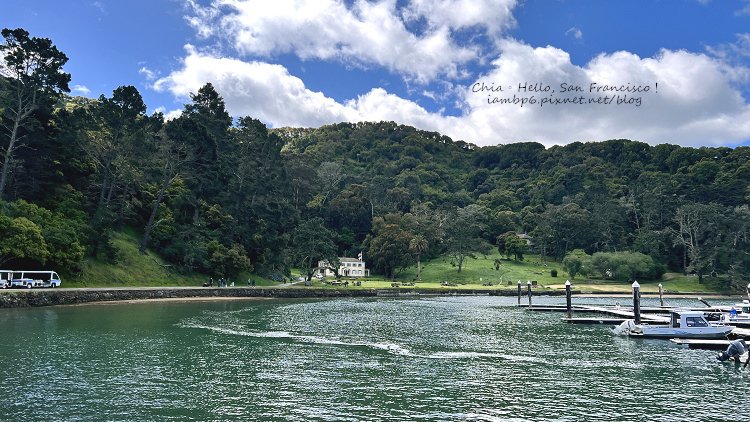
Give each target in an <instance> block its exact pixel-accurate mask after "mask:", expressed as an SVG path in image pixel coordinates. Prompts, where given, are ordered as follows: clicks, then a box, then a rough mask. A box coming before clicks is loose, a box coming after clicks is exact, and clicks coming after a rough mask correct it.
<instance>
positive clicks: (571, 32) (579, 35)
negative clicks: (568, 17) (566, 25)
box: [565, 26, 583, 40]
mask: <svg viewBox="0 0 750 422" xmlns="http://www.w3.org/2000/svg"><path fill="white" fill-rule="evenodd" d="M565 35H566V36H568V37H573V38H575V39H577V40H580V39H583V31H581V30H580V29H579V28H576V27H575V26H574V27H571V28H570V29H568V30H567V31H565Z"/></svg>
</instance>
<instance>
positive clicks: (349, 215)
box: [0, 30, 750, 286]
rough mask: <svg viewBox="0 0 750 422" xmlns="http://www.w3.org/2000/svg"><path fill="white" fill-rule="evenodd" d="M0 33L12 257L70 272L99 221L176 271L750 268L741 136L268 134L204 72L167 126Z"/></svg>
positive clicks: (739, 274)
mask: <svg viewBox="0 0 750 422" xmlns="http://www.w3.org/2000/svg"><path fill="white" fill-rule="evenodd" d="M2 35H3V37H4V39H5V43H4V44H3V45H2V48H1V49H0V52H2V55H3V56H2V59H3V62H2V64H1V66H2V72H0V87H1V88H2V89H1V90H0V111H2V113H3V114H2V117H1V118H0V119H1V120H2V121H1V123H2V125H3V129H0V141H2V142H3V144H2V148H1V149H2V151H3V152H4V157H3V159H4V161H3V162H4V166H3V169H2V178H0V195H2V199H3V200H4V202H3V203H2V206H0V217H2V219H0V226H1V227H0V230H2V231H3V233H4V234H5V236H6V238H14V239H17V240H18V241H19V242H20V243H19V245H23V247H18V248H5V249H3V251H2V257H1V258H2V259H3V260H5V261H6V262H7V263H8V265H20V264H22V263H23V264H25V265H30V266H34V265H36V266H41V265H44V264H45V263H46V264H47V265H54V266H55V267H56V269H57V270H59V271H61V272H69V273H70V272H75V271H77V270H78V269H79V268H80V267H81V263H82V261H83V260H84V259H85V258H86V257H92V258H95V259H116V256H117V250H116V246H114V245H113V243H112V242H111V238H112V234H113V233H114V232H116V231H118V230H131V231H134V232H136V233H137V234H138V235H139V236H140V237H141V250H142V251H145V250H146V249H147V248H150V249H151V250H153V251H154V252H157V253H158V254H160V255H161V256H162V257H163V258H164V259H166V260H168V261H170V262H171V263H172V265H174V266H175V267H177V268H179V269H180V270H183V271H203V272H207V273H215V274H217V275H218V274H219V273H222V274H224V275H225V276H234V274H237V273H238V272H239V271H243V270H248V269H250V268H252V269H253V270H254V271H256V272H257V273H259V274H261V275H267V276H271V275H274V276H282V275H288V274H289V269H290V268H291V267H292V266H297V267H302V268H304V269H305V271H306V272H307V273H308V276H309V275H310V274H311V270H312V268H314V266H315V265H316V261H317V260H318V259H329V258H330V259H334V258H335V257H336V256H356V254H357V253H358V252H359V251H365V252H366V253H365V256H366V257H367V260H368V263H369V264H370V266H371V267H373V269H374V270H375V271H376V272H379V273H381V274H384V275H386V276H389V277H393V276H395V274H397V273H398V272H399V271H400V270H402V269H404V268H406V267H409V266H412V265H418V264H417V263H418V262H421V261H422V260H424V259H430V258H434V257H437V256H440V255H446V256H451V257H452V258H453V262H454V263H455V264H456V267H457V268H456V270H457V271H458V270H460V269H461V268H462V267H463V265H465V261H464V260H465V258H466V257H470V256H472V255H473V254H475V253H483V252H486V251H488V250H490V249H491V248H490V246H489V244H490V243H493V244H494V245H495V248H497V250H499V251H501V253H503V254H505V255H506V256H507V257H509V258H511V257H512V258H515V259H519V260H520V259H522V258H523V256H524V255H525V254H526V253H536V254H540V255H541V256H542V257H543V258H544V259H556V260H563V259H564V258H565V267H566V268H567V269H568V271H569V272H570V273H571V276H573V275H577V274H580V273H581V272H583V271H588V270H583V269H582V268H581V267H580V265H584V267H587V266H586V265H585V264H582V263H583V262H584V261H586V260H589V261H586V262H589V264H590V265H591V267H588V268H589V270H590V269H591V268H593V269H594V271H596V268H599V267H601V268H599V269H602V268H604V266H608V268H606V269H605V270H612V271H611V272H612V273H613V274H615V277H621V276H622V277H632V276H634V275H635V276H641V274H650V275H652V276H653V275H655V274H659V273H660V272H662V271H663V270H665V269H671V270H672V271H680V272H685V273H694V274H696V275H697V276H698V277H700V278H701V279H702V278H703V277H705V276H709V275H715V274H721V275H726V277H725V279H726V280H728V283H729V284H730V285H734V286H739V285H741V284H742V283H743V282H742V280H743V278H744V279H745V280H746V279H747V277H748V276H749V275H750V256H749V252H748V251H749V250H750V213H749V212H748V201H750V148H748V147H737V148H733V149H732V148H726V147H719V148H712V147H701V148H688V147H680V146H677V145H668V144H662V145H657V146H650V145H648V144H645V143H642V142H634V141H629V140H622V139H617V140H608V141H603V142H591V143H581V142H574V143H571V144H568V145H565V146H554V147H551V148H545V147H544V146H542V145H540V144H538V143H533V142H525V143H518V144H511V145H498V146H491V147H483V148H479V147H476V146H474V145H472V144H469V143H466V142H463V141H454V140H452V139H450V138H448V137H446V136H443V135H440V134H438V133H434V132H427V131H422V130H418V129H415V128H413V127H408V126H403V125H399V124H396V123H393V122H369V123H368V122H362V123H339V124H334V125H327V126H322V127H320V128H314V129H313V128H275V129H268V128H266V126H265V125H264V124H263V123H261V122H260V121H258V120H256V119H254V118H253V117H242V116H234V117H235V118H234V119H233V118H232V116H230V115H229V113H228V112H227V110H226V106H225V103H224V100H223V99H222V97H221V93H219V92H217V91H216V90H215V88H214V87H213V86H212V85H211V84H205V85H204V86H203V87H201V88H200V89H199V90H198V91H197V92H196V93H194V94H192V95H191V96H190V101H189V102H188V104H186V105H185V107H184V110H183V112H182V114H181V115H180V116H179V117H177V118H175V119H172V120H169V121H165V119H164V117H163V116H162V115H161V114H159V113H156V114H153V115H148V114H147V112H146V110H147V108H146V105H145V104H144V103H143V99H142V98H141V95H140V93H139V92H138V90H137V89H136V88H135V87H133V86H122V87H118V88H116V89H115V90H114V91H113V92H112V94H111V96H109V97H107V96H101V97H99V98H98V99H88V98H82V97H71V96H67V95H65V94H64V93H65V92H66V91H67V83H68V81H69V80H70V75H68V74H66V73H65V72H64V71H63V66H64V65H65V62H66V61H67V57H65V55H64V54H63V53H62V52H60V51H58V50H57V49H56V48H55V47H54V45H53V44H52V43H51V41H50V40H45V39H37V38H33V37H31V36H30V35H29V34H28V33H27V32H25V31H23V30H4V31H3V32H2ZM23 63H34V64H35V65H34V66H35V67H34V66H32V67H29V68H23ZM23 69H28V70H27V71H22V70H23ZM18 93H20V95H21V98H22V99H23V101H22V102H21V103H18V102H17V101H16V100H17V98H18ZM22 144H23V145H24V146H28V147H29V148H18V146H19V145H22ZM521 235H526V236H523V239H526V240H523V239H521ZM308 237H310V238H311V239H308ZM22 238H23V239H22ZM527 242H530V243H527ZM566 256H567V258H566ZM649 260H651V261H649ZM594 263H596V265H594ZM613 266H614V267H616V268H614V269H613V268H611V267H613ZM29 268H30V267H29ZM634 268H637V270H634ZM644 268H645V269H646V270H644V271H641V270H643V269H644Z"/></svg>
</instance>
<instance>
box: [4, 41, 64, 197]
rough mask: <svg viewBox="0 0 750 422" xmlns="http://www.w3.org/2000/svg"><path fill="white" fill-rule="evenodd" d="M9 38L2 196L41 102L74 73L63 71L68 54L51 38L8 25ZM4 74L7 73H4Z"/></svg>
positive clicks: (62, 85)
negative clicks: (17, 150) (30, 33)
mask: <svg viewBox="0 0 750 422" xmlns="http://www.w3.org/2000/svg"><path fill="white" fill-rule="evenodd" d="M0 33H1V34H2V36H3V38H5V42H4V43H3V44H2V45H0V54H2V56H3V61H2V63H0V84H2V85H0V92H1V93H2V95H1V96H0V98H2V99H4V101H3V104H0V108H4V113H3V116H2V117H3V126H4V128H5V129H7V130H8V132H9V134H8V138H7V139H8V143H7V144H6V145H5V146H4V149H3V154H4V160H3V168H2V171H1V172H0V198H2V197H3V195H4V193H5V188H6V184H7V181H8V172H9V170H10V167H11V166H12V160H13V153H14V152H15V150H16V149H17V148H18V146H19V143H20V142H21V141H22V140H23V138H24V136H25V135H24V134H22V131H23V130H24V129H28V127H29V126H30V125H31V124H32V121H33V113H34V112H35V111H36V110H37V109H38V108H39V106H40V104H42V103H43V102H44V101H47V100H49V99H51V98H53V97H55V96H56V95H57V94H59V93H60V92H68V91H70V89H69V88H68V83H69V82H70V74H68V73H65V72H63V71H62V67H63V66H64V65H65V63H66V62H67V61H68V58H67V57H66V56H65V54H63V53H62V52H60V51H59V50H58V49H57V47H55V46H54V45H53V44H52V41H50V40H49V39H47V38H37V37H29V33H28V32H27V31H26V30H24V29H21V28H18V29H8V28H5V29H3V30H2V32H0ZM3 76H4V77H3Z"/></svg>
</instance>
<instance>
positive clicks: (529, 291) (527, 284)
mask: <svg viewBox="0 0 750 422" xmlns="http://www.w3.org/2000/svg"><path fill="white" fill-rule="evenodd" d="M526 290H527V292H528V294H529V308H531V280H527V281H526Z"/></svg>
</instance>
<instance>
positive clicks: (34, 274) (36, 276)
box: [10, 271, 62, 289]
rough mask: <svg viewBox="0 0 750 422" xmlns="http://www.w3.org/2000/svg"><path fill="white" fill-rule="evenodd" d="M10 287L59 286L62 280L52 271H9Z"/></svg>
mask: <svg viewBox="0 0 750 422" xmlns="http://www.w3.org/2000/svg"><path fill="white" fill-rule="evenodd" d="M11 274H12V276H11V277H12V278H11V280H10V287H25V288H27V289H30V288H32V287H60V284H61V283H62V281H60V276H59V275H57V273H56V272H54V271H11Z"/></svg>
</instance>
